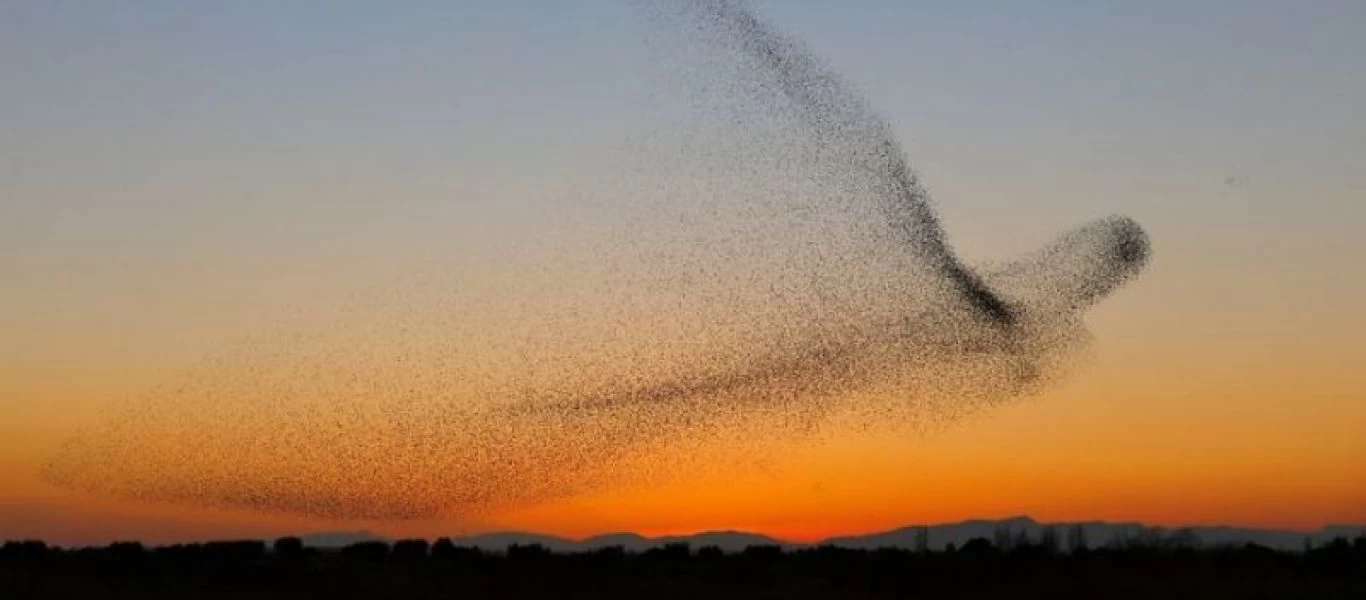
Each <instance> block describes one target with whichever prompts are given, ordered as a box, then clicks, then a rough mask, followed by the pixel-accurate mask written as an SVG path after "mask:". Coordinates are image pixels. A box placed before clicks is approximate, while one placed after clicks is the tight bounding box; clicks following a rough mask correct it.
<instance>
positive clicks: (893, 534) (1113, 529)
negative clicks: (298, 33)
mask: <svg viewBox="0 0 1366 600" xmlns="http://www.w3.org/2000/svg"><path fill="white" fill-rule="evenodd" d="M1050 528H1051V530H1052V531H1053V532H1054V533H1055V534H1056V535H1057V539H1058V541H1059V543H1060V544H1062V545H1064V546H1065V545H1066V544H1067V540H1068V537H1069V535H1076V534H1075V532H1077V531H1080V532H1081V535H1082V536H1083V537H1084V539H1085V540H1086V542H1087V544H1088V545H1090V546H1092V547H1098V546H1104V545H1107V544H1114V543H1123V542H1126V541H1145V540H1154V539H1171V538H1173V537H1180V538H1181V539H1183V540H1185V542H1186V543H1193V544H1198V545H1203V546H1217V545H1229V544H1232V545H1243V544H1248V543H1252V544H1258V545H1262V546H1267V547H1270V548H1276V549H1280V550H1299V549H1302V548H1303V547H1304V545H1305V544H1306V542H1307V543H1310V544H1313V545H1316V546H1317V545H1320V544H1323V543H1325V542H1328V541H1331V540H1333V539H1334V538H1337V537H1345V538H1349V539H1350V538H1354V537H1356V536H1361V535H1366V525H1328V526H1325V527H1323V528H1321V529H1319V530H1318V531H1310V532H1306V531H1293V530H1283V529H1257V528H1247V527H1230V526H1223V525H1213V526H1192V527H1179V528H1170V527H1153V526H1148V525H1144V524H1142V523H1138V522H1107V521H1081V522H1058V523H1040V522H1038V521H1035V520H1034V519H1032V518H1030V517H1026V516H1019V517H1011V518H1007V519H999V520H986V519H975V520H969V521H960V522H956V523H944V524H938V525H910V526H906V527H902V528H899V529H893V530H889V531H882V532H876V533H870V534H865V535H854V536H840V537H831V538H826V539H823V540H819V541H816V542H810V543H798V542H789V541H785V540H780V539H777V538H773V537H769V536H766V535H762V534H757V533H748V532H743V531H707V532H702V533H695V534H691V535H676V536H661V537H646V536H642V535H639V534H635V533H610V534H605V535H597V536H593V537H589V538H585V539H581V540H576V539H570V538H565V537H559V536H554V535H547V534H539V533H528V532H519V531H504V532H495V533H482V534H477V535H470V536H459V537H454V536H453V537H451V542H452V543H454V544H455V545H456V546H462V547H471V548H480V549H482V550H486V551H503V550H505V549H507V547H508V546H511V545H514V544H516V545H531V544H539V545H541V546H543V547H545V548H546V549H548V550H551V551H552V552H581V551H585V550H594V549H599V548H607V547H612V546H620V547H622V548H623V549H625V550H627V551H630V552H640V551H644V550H648V549H650V548H657V547H661V546H665V545H667V544H675V543H686V544H688V545H690V546H691V547H693V548H702V547H706V546H716V547H718V548H720V549H721V550H723V551H726V552H738V551H741V550H744V549H745V548H746V547H749V546H781V547H784V548H788V549H796V548H803V547H813V546H822V545H829V546H836V547H841V548H850V549H863V550H875V549H878V548H903V549H915V548H916V547H917V542H918V537H919V536H921V535H924V536H925V542H926V546H927V547H928V548H930V549H933V550H943V549H944V548H945V547H947V546H948V545H949V544H953V545H955V546H959V547H961V546H962V545H963V544H964V543H966V542H967V541H968V540H971V539H973V538H978V537H980V538H986V539H988V540H997V539H1000V538H1001V536H1003V535H1008V536H1009V538H1010V539H1018V538H1020V537H1028V538H1029V539H1030V540H1039V539H1040V538H1041V536H1043V535H1044V533H1045V531H1047V530H1049V529H1050ZM922 532H923V534H922ZM299 537H300V538H302V539H303V542H304V544H305V545H307V546H311V547H315V548H338V547H341V546H345V545H347V544H352V543H356V542H365V541H392V540H389V539H387V538H385V537H383V536H380V535H377V534H375V533H372V532H369V531H339V532H324V533H314V534H309V535H302V536H299Z"/></svg>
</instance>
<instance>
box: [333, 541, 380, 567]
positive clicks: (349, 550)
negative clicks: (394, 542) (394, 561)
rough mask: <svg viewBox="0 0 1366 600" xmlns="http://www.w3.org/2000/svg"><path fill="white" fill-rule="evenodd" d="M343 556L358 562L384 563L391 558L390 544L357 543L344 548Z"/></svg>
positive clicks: (342, 550)
mask: <svg viewBox="0 0 1366 600" xmlns="http://www.w3.org/2000/svg"><path fill="white" fill-rule="evenodd" d="M341 555H342V556H344V557H346V558H351V559H356V560H368V561H376V562H377V561H382V560H384V559H385V558H388V556H389V544H386V543H384V542H356V543H354V544H350V545H347V546H344V547H342V549H341Z"/></svg>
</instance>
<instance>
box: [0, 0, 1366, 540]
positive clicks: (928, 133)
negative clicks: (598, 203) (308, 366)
mask: <svg viewBox="0 0 1366 600" xmlns="http://www.w3.org/2000/svg"><path fill="white" fill-rule="evenodd" d="M628 4H629V3H626V2H621V3H614V2H592V3H573V5H572V6H571V5H570V4H569V3H560V2H529V1H528V2H522V3H517V4H516V5H515V6H504V5H503V3H494V2H485V3H451V2H430V3H419V2H412V3H403V4H402V5H401V6H394V5H390V4H385V5H382V6H381V5H380V4H378V3H360V2H328V3H322V2H316V3H304V2H295V3H279V2H233V3H221V2H139V3H111V2H63V1H46V2H0V82H3V83H0V88H2V89H3V91H2V92H0V134H2V135H0V281H2V282H3V284H0V308H3V310H0V538H8V537H20V536H37V537H44V538H48V539H51V540H56V541H60V542H68V543H70V542H102V541H107V540H109V539H113V538H142V539H148V540H153V541H157V540H169V539H184V538H187V537H203V536H219V535H228V536H233V535H271V534H276V533H281V532H288V531H307V530H315V529H336V528H359V527H370V528H373V529H376V530H379V531H383V532H387V533H394V534H422V535H437V534H448V533H457V532H461V531H469V530H470V529H471V528H473V529H494V528H517V529H535V530H541V531H547V532H554V533H564V534H570V535H584V534H591V533H598V532H603V531H614V530H633V531H639V532H643V533H665V532H687V531H696V530H701V529H719V528H736V529H751V530H759V531H764V532H768V533H772V534H775V535H779V536H787V537H792V538H801V539H809V538H813V537H817V536H820V535H825V534H830V533H848V532H860V531H868V530H874V529H879V528H888V527H894V526H900V525H903V524H908V523H920V522H935V521H945V520H953V519H960V518H969V517H997V516H1006V515H1014V514H1030V515H1032V516H1034V517H1036V518H1039V519H1045V520H1064V519H1068V520H1070V519H1135V520H1143V521H1148V522H1154V523H1164V524H1176V523H1229V524H1243V525H1258V526H1278V527H1296V528H1317V527H1318V526H1320V525H1323V524H1325V523H1341V522H1356V523H1362V522H1366V435H1362V434H1361V432H1362V431H1366V392H1363V390H1366V374H1363V373H1366V371H1363V370H1362V366H1363V365H1362V359H1361V357H1362V356H1363V352H1362V350H1363V342H1362V340H1363V339H1366V317H1363V316H1362V313H1361V312H1360V309H1359V307H1360V305H1361V298H1362V297H1363V295H1366V269H1363V268H1362V266H1361V265H1360V260H1361V257H1362V256H1363V255H1366V254H1363V251H1362V250H1361V249H1360V247H1359V239H1360V233H1359V227H1361V225H1362V224H1363V223H1366V185H1364V184H1363V180H1362V175H1361V173H1362V170H1363V166H1366V119H1362V118H1361V114H1360V107H1362V106H1366V37H1363V36H1362V35H1360V25H1361V24H1362V23H1366V4H1363V3H1360V2H1351V1H1344V2H1329V1H1315V2H1303V3H1302V2H1288V1H1285V2H1260V1H1231V0H1230V1H1227V2H1217V1H1210V2H1200V3H1187V2H1175V1H1173V2H1130V3H1124V4H1122V5H1121V4H1117V3H1103V4H1102V3H1094V2H1058V1H1049V2H1044V1H1038V2H1000V3H982V2H952V3H949V2H944V3H929V2H917V3H908V2H897V1H891V0H888V1H880V2H858V3H853V4H854V6H855V7H854V8H849V7H845V6H843V5H841V6H836V5H835V4H832V3H827V2H776V1H772V2H764V3H760V4H758V7H759V9H760V12H761V13H762V14H764V15H766V16H767V17H768V18H770V19H771V20H772V21H773V22H774V24H775V25H776V26H777V27H778V28H780V29H782V30H784V31H786V32H789V33H791V34H793V35H796V36H798V37H800V38H802V39H804V40H805V41H806V42H807V43H808V44H809V46H810V47H811V48H812V49H813V50H814V51H815V52H816V53H817V54H819V55H821V56H822V57H824V58H825V59H826V60H828V62H829V63H830V64H832V65H834V66H835V67H836V68H837V69H839V70H840V71H841V72H843V73H844V74H845V75H846V77H847V78H848V80H849V81H851V82H852V83H853V84H854V85H856V86H858V87H859V88H860V89H861V90H862V91H863V92H864V93H865V94H866V95H867V96H868V98H869V99H870V100H871V102H872V103H873V104H874V105H875V106H876V107H877V108H878V110H879V111H880V112H881V113H882V114H883V115H884V116H885V117H886V118H887V120H888V121H889V122H890V123H892V125H893V127H894V128H895V129H896V131H897V134H898V135H899V136H900V137H901V139H902V141H903V144H904V146H905V148H906V150H907V152H908V154H909V155H910V159H911V162H912V164H913V165H914V166H915V167H916V168H917V169H918V171H919V172H920V173H921V174H922V175H923V176H924V178H925V181H926V183H927V184H928V186H929V187H930V189H931V191H932V193H933V194H934V196H935V198H936V200H937V202H938V208H939V211H940V215H941V217H942V219H943V222H944V225H945V228H946V229H947V231H948V232H949V234H950V235H951V236H952V239H953V240H954V242H955V244H956V246H957V247H958V249H959V251H960V253H961V254H962V255H963V256H965V257H968V258H969V259H971V260H975V261H984V260H992V259H999V258H1005V257H1008V256H1011V255H1013V254H1016V253H1019V252H1022V251H1025V250H1027V249H1029V248H1031V247H1033V246H1035V245H1037V244H1040V243H1042V242H1044V241H1046V240H1047V239H1049V238H1050V237H1051V236H1052V235H1054V234H1055V233H1057V232H1059V231H1061V230H1063V229H1066V228H1068V227H1071V226H1073V225H1075V224H1077V223H1079V222H1081V221H1084V220H1087V219H1090V218H1092V217H1097V216H1103V215H1106V214H1111V213H1123V214H1127V215H1130V216H1132V217H1134V218H1135V219H1137V220H1138V221H1139V222H1141V223H1142V224H1143V225H1144V226H1145V227H1146V228H1147V230H1148V231H1149V233H1150V235H1151V237H1152V243H1153V247H1154V252H1155V254H1154V258H1153V261H1152V263H1151V265H1150V266H1149V269H1148V271H1146V272H1145V273H1144V275H1143V276H1142V277H1141V278H1140V279H1139V280H1137V281H1136V282H1135V283H1134V284H1133V285H1131V286H1129V287H1126V288H1124V289H1123V290H1122V291H1121V292H1119V293H1118V294H1116V295H1115V296H1114V297H1112V298H1110V299H1109V300H1107V301H1106V302H1104V303H1103V304H1102V305H1100V306H1099V307H1098V308H1097V309H1095V310H1094V311H1093V312H1092V313H1091V314H1090V315H1089V318H1088V323H1089V324H1090V326H1091V330H1092V333H1093V334H1094V335H1095V337H1096V341H1095V344H1094V347H1093V352H1092V355H1091V357H1090V359H1089V361H1088V362H1087V363H1086V364H1085V365H1084V366H1083V367H1082V368H1080V369H1079V370H1078V371H1077V372H1076V373H1075V374H1074V375H1073V376H1072V377H1071V378H1070V379H1068V380H1067V381H1066V382H1064V384H1062V385H1060V386H1058V387H1056V388H1053V389H1051V390H1049V391H1048V392H1046V393H1044V394H1042V395H1040V396H1038V397H1035V398H1031V399H1028V400H1027V401H1025V402H1021V403H1018V404H1015V405H1012V406H1007V407H1004V408H1001V409H998V410H993V411H991V412H988V413H986V414H983V415H980V416H978V417H975V418H973V419H970V420H968V421H966V422H963V423H960V424H958V425H956V426H954V427H952V428H950V429H949V430H947V431H944V432H939V433H933V434H928V435H912V434H905V435H890V434H888V435H883V434H877V435H872V436H868V437H865V438H861V439H857V440H847V441H846V442H845V443H840V444H825V445H817V446H813V447H812V448H810V449H809V450H808V451H803V452H800V453H797V454H796V455H794V456H791V457H790V458H789V459H788V460H785V461H784V462H783V463H782V464H778V465H773V466H772V467H771V468H769V469H766V470H763V471H762V472H744V473H733V474H722V475H716V474H713V475H709V476H708V475H699V476H698V477H696V478H692V479H691V480H689V481H688V482H687V483H677V484H670V485H661V486H658V487H652V488H641V489H635V488H633V489H625V490H610V491H605V492H601V493H595V494H591V495H588V496H584V497H580V498H575V499H571V500H565V501H559V502H553V503H550V504H546V505H543V506H538V507H532V508H526V509H522V510H517V511H511V512H508V513H506V514H500V515H496V516H494V517H491V518H489V519H487V520H486V521H481V522H480V523H477V524H474V525H471V524H468V523H461V524H450V523H430V522H424V523H406V524H377V523H338V522H324V521H317V520H310V519H300V518H296V517H288V516H279V515H256V514H251V513H243V512H232V511H217V510H214V511H210V510H205V509H196V508H185V507H167V506H159V505H144V504H134V503H128V502H122V501H116V500H109V499H101V498H87V497H82V496H75V495H70V494H68V493H66V492H63V491H60V490H55V489H52V488H50V487H48V486H47V485H46V484H44V483H42V482H41V481H40V480H39V478H38V477H37V469H38V467H39V465H41V464H42V462H43V461H44V460H45V458H46V457H48V456H49V455H50V454H51V453H52V452H53V451H54V450H55V449H56V448H57V447H58V446H59V444H60V443H61V441H62V440H63V439H64V438H66V437H68V436H70V435H72V434H73V433H74V432H75V431H76V430H77V428H79V427H81V426H83V425H87V424H89V423H92V422H95V421H97V420H98V419H99V418H100V414H101V412H100V411H101V410H105V407H107V406H110V405H111V404H113V403H115V402H117V401H119V400H121V399H124V398H127V397H130V396H136V395H137V394H139V393H140V392H142V391H144V390H146V389H148V388H150V387H151V386H154V385H156V383H157V382H159V381H162V380H164V379H165V378H166V377H167V375H168V374H170V373H174V372H176V371H177V370H178V369H183V368H185V367H186V366H188V365H191V364H193V363H194V362H195V361H196V360H197V359H198V358H200V357H202V356H203V355H205V354H206V353H209V352H212V351H214V350H215V349H216V348H219V347H222V346H223V345H224V344H225V343H230V342H231V341H232V340H234V339H236V338H238V337H240V336H241V335H242V334H243V332H244V331H246V332H251V331H255V330H258V329H259V328H261V327H262V326H263V325H262V324H263V323H268V322H273V320H279V319H288V318H289V317H288V315H289V314H290V311H292V310H297V309H298V308H297V307H299V306H307V305H308V302H309V299H311V298H316V297H318V296H320V295H326V294H329V293H332V292H337V293H344V292H345V290H350V289H353V287H354V286H356V285H363V284H364V282H366V281H372V280H375V278H382V277H385V276H387V275H390V274H392V273H394V272H401V271H403V270H404V269H405V268H406V267H405V265H411V264H414V263H413V262H412V261H414V260H417V259H419V258H421V257H430V256H432V255H444V254H447V253H460V252H477V249H478V248H481V247H487V246H488V244H489V243H491V241H493V240H495V239H497V238H499V237H501V236H505V235H508V233H509V232H513V233H515V232H516V230H517V227H518V225H517V224H518V223H519V222H523V221H524V219H523V217H525V216H527V215H535V214H539V213H543V212H545V211H546V210H549V209H552V208H554V203H556V202H564V201H565V198H566V196H565V195H564V192H563V190H564V188H565V186H567V185H572V183H573V182H574V174H575V173H577V172H579V171H581V170H582V169H585V168H587V166H588V165H600V164H601V163H602V161H610V160H611V158H612V157H613V156H614V154H613V153H616V152H620V151H621V148H622V146H623V143H624V141H625V140H626V139H627V138H629V136H630V135H632V133H633V132H635V131H638V130H639V128H640V126H641V125H642V123H641V120H642V119H643V118H644V115H645V112H644V111H643V110H641V109H640V108H639V106H638V105H639V102H640V100H641V97H642V96H641V94H642V93H643V92H642V91H641V90H642V89H644V84H642V83H640V82H642V81H645V80H646V79H648V78H649V76H650V75H649V73H648V72H647V65H645V64H644V63H642V61H640V60H639V59H638V56H639V54H640V52H639V48H640V46H641V45H642V43H643V41H644V40H643V38H644V36H646V35H647V31H648V30H647V29H646V28H645V27H643V26H642V25H641V24H640V23H639V22H638V21H637V20H635V19H634V17H633V13H632V11H631V10H630V7H629V6H628ZM528 165H532V167H530V168H529V167H528ZM523 233H525V232H523Z"/></svg>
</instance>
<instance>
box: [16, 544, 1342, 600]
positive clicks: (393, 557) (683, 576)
mask: <svg viewBox="0 0 1366 600" xmlns="http://www.w3.org/2000/svg"><path fill="white" fill-rule="evenodd" d="M506 597H513V598H523V597H526V598H545V597H571V598H917V597H924V598H943V597H950V598H978V597H1012V598H1058V597H1069V598H1366V537H1359V538H1356V539H1355V540H1347V539H1341V538H1340V539H1337V540H1334V541H1333V542H1330V543H1328V544H1324V545H1321V546H1319V547H1316V548H1312V549H1309V550H1307V551H1305V552H1284V551H1277V550H1273V549H1270V548H1265V547H1261V546H1255V545H1246V546H1240V547H1225V548H1200V549H1196V548H1190V547H1173V546H1165V545H1164V546H1148V545H1141V544H1129V545H1125V546H1123V547H1105V548H1097V549H1080V550H1076V551H1072V552H1064V551H1061V550H1059V549H1058V548H1057V547H1056V546H1053V545H1049V544H1037V543H1036V544H1027V545H1015V546H1014V547H1012V548H1011V549H1009V550H1008V551H1002V550H1000V549H998V548H997V547H995V546H993V545H992V543H991V542H990V541H989V540H986V539H984V538H979V539H975V540H973V541H971V542H968V543H967V544H964V545H963V546H962V547H961V548H956V549H949V550H947V551H943V552H913V551H909V550H899V549H885V550H877V551H860V550H846V549H837V548H832V547H816V548H807V549H799V550H787V551H784V550H783V549H781V548H779V547H768V546H751V547H749V548H748V549H746V550H745V551H743V552H738V553H723V552H721V551H720V550H719V549H717V548H714V547H707V548H695V549H694V548H690V547H688V546H686V545H683V544H676V545H671V546H666V547H663V548H658V549H653V550H648V551H645V552H641V553H630V552H626V551H623V550H621V549H620V548H606V549H602V550H596V551H592V552H583V553H574V554H556V553H551V552H549V551H548V550H546V549H544V548H542V547H539V546H512V547H510V548H508V551H507V552H506V553H488V552H481V551H479V550H474V549H469V548H460V547H456V546H453V545H452V544H450V542H449V541H448V540H438V541H437V542H436V543H435V544H430V545H429V544H428V543H427V542H425V541H421V540H408V541H400V542H396V543H394V544H392V545H390V544H386V543H383V542H368V543H359V544H353V545H351V546H347V547H345V548H342V549H340V550H317V549H312V548H305V547H303V546H302V544H301V543H300V542H299V540H298V539H296V538H283V539H281V540H278V541H276V542H275V543H274V544H267V543H265V542H258V541H245V542H211V543H206V544H194V545H182V546H167V547H159V548H144V547H143V546H142V545H140V544H137V543H116V544H113V545H110V546H107V547H104V548H87V549H78V550H63V549H57V548H49V547H47V546H46V545H44V544H43V543H41V542H9V543H6V544H5V545H4V547H3V549H0V598H7V599H13V598H140V599H150V598H200V599H210V598H506Z"/></svg>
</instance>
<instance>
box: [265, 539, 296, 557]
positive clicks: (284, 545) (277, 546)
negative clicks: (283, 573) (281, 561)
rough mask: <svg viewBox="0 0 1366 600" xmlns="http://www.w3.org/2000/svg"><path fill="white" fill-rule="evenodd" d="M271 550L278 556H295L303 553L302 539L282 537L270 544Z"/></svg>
mask: <svg viewBox="0 0 1366 600" xmlns="http://www.w3.org/2000/svg"><path fill="white" fill-rule="evenodd" d="M271 551H273V552H274V553H275V555H276V556H278V557H280V558H297V557H299V556H302V555H303V553H304V541H303V540H301V539H299V538H296V537H282V538H280V539H277V540H275V543H274V544H272V545H271Z"/></svg>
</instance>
